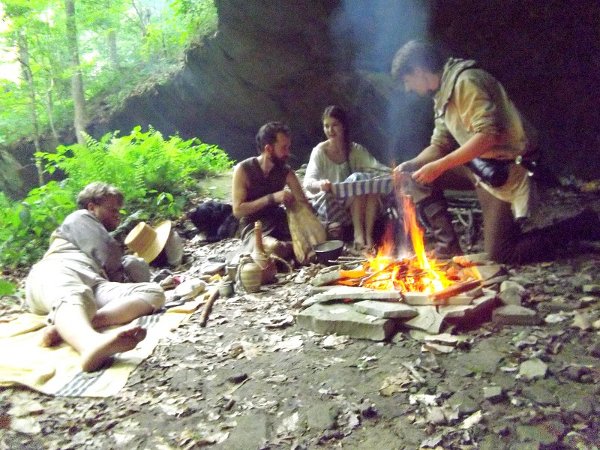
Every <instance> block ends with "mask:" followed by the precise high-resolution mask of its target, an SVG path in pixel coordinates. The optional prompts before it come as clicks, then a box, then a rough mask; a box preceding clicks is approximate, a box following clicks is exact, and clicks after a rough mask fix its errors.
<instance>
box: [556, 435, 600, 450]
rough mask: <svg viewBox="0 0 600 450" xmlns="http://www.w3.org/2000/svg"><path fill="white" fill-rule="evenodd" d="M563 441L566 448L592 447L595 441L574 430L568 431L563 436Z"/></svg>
mask: <svg viewBox="0 0 600 450" xmlns="http://www.w3.org/2000/svg"><path fill="white" fill-rule="evenodd" d="M563 443H564V444H565V445H566V446H567V448H594V447H595V446H596V443H594V442H593V441H592V440H591V439H589V438H588V437H586V436H584V435H583V434H581V433H578V432H576V431H570V432H569V433H567V435H566V436H565V437H564V438H563Z"/></svg>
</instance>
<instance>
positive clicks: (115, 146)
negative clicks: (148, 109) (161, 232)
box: [0, 127, 232, 267]
mask: <svg viewBox="0 0 600 450" xmlns="http://www.w3.org/2000/svg"><path fill="white" fill-rule="evenodd" d="M117 134H118V133H117V132H115V133H109V134H107V135H105V136H103V137H102V139H100V140H99V141H98V140H95V139H93V138H91V137H88V139H87V146H83V145H79V144H75V145H71V146H60V147H58V148H57V150H56V153H38V154H36V157H38V158H41V159H42V160H43V161H45V164H46V165H45V167H46V170H47V171H48V172H49V173H53V172H55V171H56V170H57V169H60V170H62V171H63V172H64V173H65V174H66V177H67V178H65V179H64V180H63V181H61V182H60V183H59V182H56V181H51V182H49V183H47V184H45V185H44V186H42V187H39V188H35V189H33V190H31V191H30V192H29V194H28V195H27V197H26V198H25V199H24V200H23V201H21V202H13V201H11V200H10V199H8V198H7V197H6V196H5V195H4V194H2V193H1V192H0V264H2V265H3V266H7V267H17V266H21V265H26V264H31V263H32V262H34V261H36V260H37V259H39V258H40V257H41V256H42V254H43V253H44V251H45V250H46V248H47V246H48V238H49V236H50V234H51V233H52V231H53V230H54V229H55V228H56V227H57V226H58V225H59V224H60V223H61V222H62V221H63V219H64V218H65V217H66V216H67V215H68V214H69V213H71V212H72V211H73V210H75V208H76V205H75V197H76V195H77V193H78V192H79V191H80V190H81V189H82V188H83V187H84V186H85V185H87V184H88V183H90V182H92V181H104V182H106V183H109V184H112V185H114V186H116V187H118V188H119V189H120V190H121V191H122V192H123V194H124V196H125V199H126V204H125V206H126V207H127V208H128V209H129V210H131V211H133V210H143V211H144V212H145V213H146V214H147V217H149V218H150V219H151V220H153V219H158V218H175V217H177V216H179V215H180V214H181V212H182V211H183V208H184V207H185V204H186V202H187V196H186V193H190V192H193V191H194V189H195V187H196V184H197V179H198V178H200V177H203V176H206V175H209V174H217V173H221V172H223V171H225V170H228V169H230V168H231V166H232V161H231V160H230V159H229V157H228V156H227V154H226V153H225V152H224V151H223V150H221V149H220V148H218V147H217V146H215V145H209V144H205V143H203V142H201V141H200V140H199V139H189V140H183V139H181V138H180V137H178V136H172V137H170V138H169V139H168V140H165V139H164V138H163V136H162V135H161V134H160V133H159V132H158V131H156V130H153V129H150V130H149V131H147V132H142V130H141V127H136V128H134V129H133V131H132V132H131V134H130V135H128V136H123V137H117Z"/></svg>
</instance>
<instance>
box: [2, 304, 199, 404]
mask: <svg viewBox="0 0 600 450" xmlns="http://www.w3.org/2000/svg"><path fill="white" fill-rule="evenodd" d="M202 301H203V299H202V300H196V301H191V302H188V303H186V304H185V305H186V306H188V307H187V308H184V307H180V308H178V309H170V310H168V311H167V312H164V311H163V312H159V313H156V314H153V315H151V316H144V317H140V318H139V319H136V320H135V321H134V322H133V323H135V324H138V325H141V326H142V327H144V328H146V330H147V331H148V333H147V336H146V339H144V340H143V341H142V342H140V343H139V344H138V346H137V347H136V348H134V349H133V350H130V351H128V352H124V353H120V354H118V355H117V356H116V357H115V361H114V362H113V363H112V364H111V365H110V366H108V367H106V368H105V369H102V370H99V371H97V372H91V373H85V372H82V371H81V367H80V365H79V364H80V363H79V355H78V354H77V352H76V351H75V350H74V349H73V348H72V347H71V346H69V345H67V344H64V343H63V344H61V345H58V346H56V347H51V348H44V347H41V346H40V345H39V342H40V339H41V335H42V333H43V332H44V330H43V328H44V327H45V324H44V319H45V316H38V315H35V314H29V313H25V314H22V315H20V316H19V317H17V318H16V319H15V320H12V321H10V322H4V323H0V386H11V385H23V386H27V387H29V388H31V389H34V390H36V391H39V392H43V393H45V394H49V395H57V396H73V397H109V396H112V395H115V394H117V393H118V392H119V391H120V390H121V388H123V386H125V384H126V383H127V379H128V377H129V375H130V374H131V373H132V372H133V370H134V369H135V368H136V367H137V366H138V365H139V364H140V363H141V362H142V361H143V360H144V359H145V358H147V357H148V356H149V355H150V354H151V353H152V351H153V350H154V348H155V347H156V345H157V344H158V342H159V340H160V339H162V338H165V337H167V336H168V335H169V334H170V333H171V331H172V330H173V329H175V328H177V327H178V326H179V325H180V324H181V322H182V321H184V320H185V319H186V318H188V317H189V315H190V314H191V313H192V312H193V311H194V310H195V309H197V308H198V306H199V305H200V304H201V303H202ZM128 326H129V325H128Z"/></svg>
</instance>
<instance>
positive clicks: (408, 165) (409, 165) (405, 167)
mask: <svg viewBox="0 0 600 450" xmlns="http://www.w3.org/2000/svg"><path fill="white" fill-rule="evenodd" d="M417 169H418V167H417V164H416V163H415V162H414V160H412V159H409V160H408V161H404V162H403V163H401V164H398V165H397V166H396V167H395V168H394V172H414V171H415V170H417Z"/></svg>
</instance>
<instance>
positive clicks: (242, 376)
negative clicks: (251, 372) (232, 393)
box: [227, 373, 248, 384]
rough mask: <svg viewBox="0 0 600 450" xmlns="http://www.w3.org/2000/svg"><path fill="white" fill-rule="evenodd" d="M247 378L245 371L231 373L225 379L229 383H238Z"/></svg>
mask: <svg viewBox="0 0 600 450" xmlns="http://www.w3.org/2000/svg"><path fill="white" fill-rule="evenodd" d="M247 378H248V374H247V373H240V374H238V375H233V376H231V377H229V378H227V381H229V382H230V383H233V384H240V383H241V382H243V381H246V379H247Z"/></svg>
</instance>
